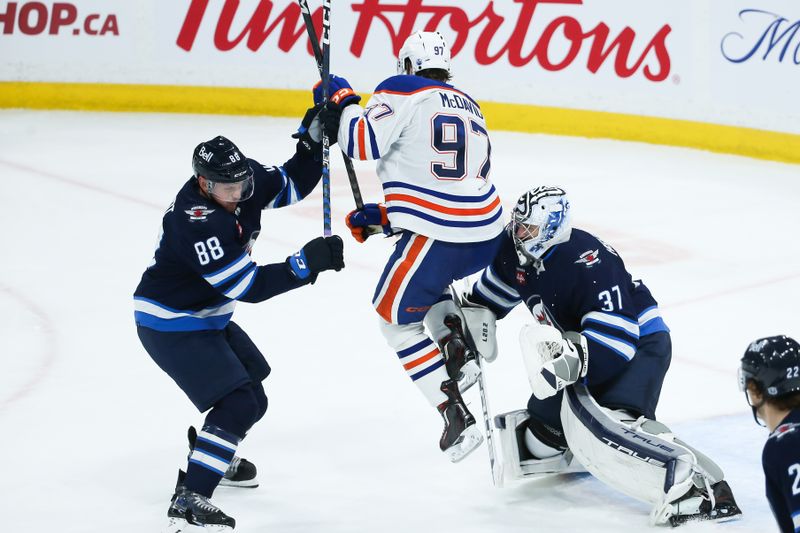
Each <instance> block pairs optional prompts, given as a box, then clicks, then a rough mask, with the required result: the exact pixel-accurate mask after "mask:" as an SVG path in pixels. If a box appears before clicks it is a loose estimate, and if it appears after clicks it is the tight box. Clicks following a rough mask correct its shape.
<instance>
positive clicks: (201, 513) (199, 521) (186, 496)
mask: <svg viewBox="0 0 800 533" xmlns="http://www.w3.org/2000/svg"><path fill="white" fill-rule="evenodd" d="M167 519H168V522H167V527H166V528H165V529H164V533H181V532H184V531H188V526H189V525H190V524H191V525H194V526H200V527H202V528H203V529H204V530H205V531H208V532H214V533H228V532H230V531H232V530H233V528H234V527H236V520H234V519H233V518H231V517H230V516H228V515H226V514H225V513H223V512H222V511H221V510H220V509H219V508H218V507H216V506H215V505H214V504H212V503H211V502H210V501H209V499H208V498H206V497H205V496H203V495H202V494H198V493H196V492H192V491H190V490H186V489H185V488H180V490H178V491H177V492H176V493H175V494H173V495H172V503H171V504H170V506H169V510H168V511H167Z"/></svg>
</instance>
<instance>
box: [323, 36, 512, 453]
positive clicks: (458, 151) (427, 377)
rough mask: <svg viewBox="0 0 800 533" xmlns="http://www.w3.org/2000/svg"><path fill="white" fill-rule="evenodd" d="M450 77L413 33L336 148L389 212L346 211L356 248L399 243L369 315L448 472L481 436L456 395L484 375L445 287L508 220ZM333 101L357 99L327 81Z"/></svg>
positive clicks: (480, 263) (432, 46)
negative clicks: (370, 176)
mask: <svg viewBox="0 0 800 533" xmlns="http://www.w3.org/2000/svg"><path fill="white" fill-rule="evenodd" d="M450 77H451V76H450V50H449V47H448V45H447V42H446V41H445V40H444V38H443V37H442V35H441V34H439V33H438V32H416V33H414V34H412V35H411V36H410V37H409V38H408V39H407V40H406V42H405V44H404V45H403V47H402V49H401V51H400V54H399V57H398V75H397V76H392V77H390V78H388V79H386V80H384V81H383V82H381V83H380V84H379V85H378V86H377V88H376V89H375V91H374V93H373V96H372V98H371V99H370V100H369V102H368V103H367V106H366V108H362V107H361V106H359V105H350V106H347V107H345V108H344V110H343V111H342V118H341V127H340V129H339V137H338V141H339V145H340V146H341V147H342V149H343V150H345V152H346V153H347V155H348V156H350V157H351V158H353V159H359V160H377V173H378V177H379V178H380V180H381V183H382V186H383V192H384V196H385V202H384V203H381V204H367V205H365V206H364V208H363V209H358V210H355V211H353V212H351V213H350V214H348V215H347V218H346V223H347V225H348V227H350V229H351V231H352V233H353V236H354V237H355V238H356V240H358V241H359V242H363V241H364V240H365V239H366V238H367V237H368V236H369V235H370V234H371V233H373V232H375V231H377V232H381V230H383V232H384V233H387V234H391V233H396V234H399V235H400V238H399V240H398V241H397V243H396V244H395V247H394V252H393V253H392V255H391V257H390V258H389V260H388V262H387V264H386V267H385V268H384V271H383V274H382V275H381V277H380V280H379V281H378V285H377V288H376V289H375V294H374V297H373V305H374V306H375V309H376V311H377V312H378V314H379V315H380V327H381V330H382V332H383V334H384V336H385V337H386V339H387V341H388V343H389V345H390V346H391V347H392V348H393V349H394V351H395V352H396V353H397V355H398V357H399V358H400V363H401V364H402V365H403V368H404V369H405V370H406V372H407V373H408V375H409V377H410V378H411V379H412V380H413V381H414V383H416V384H417V386H418V387H419V388H420V390H421V392H422V393H423V394H424V396H425V397H426V398H427V400H428V401H429V402H430V404H431V405H432V406H434V407H436V408H437V409H438V410H439V412H440V414H441V415H442V417H443V418H444V423H445V428H444V432H443V434H442V437H441V439H440V441H439V446H440V448H441V450H442V451H443V452H445V453H446V454H447V455H448V457H449V458H450V459H451V460H452V461H453V462H455V461H458V460H460V459H462V458H463V457H464V456H466V455H467V454H468V453H469V452H471V451H472V450H474V449H475V448H476V447H477V446H478V445H480V443H481V442H482V440H483V437H482V435H481V433H480V431H479V430H478V429H477V427H476V426H475V419H474V417H473V416H472V414H471V413H470V412H469V411H468V410H467V408H466V406H465V405H464V402H463V400H462V398H461V394H460V392H463V390H465V389H466V388H467V387H469V386H470V385H472V384H473V383H474V382H475V380H476V379H477V373H478V372H480V370H479V368H478V366H477V365H476V364H475V361H474V354H473V353H472V352H471V351H470V350H469V349H467V347H466V343H465V340H464V335H463V330H462V318H461V317H460V316H459V311H458V309H457V308H456V306H455V305H454V303H453V301H452V298H451V295H450V292H449V286H450V284H451V283H452V282H453V281H454V280H456V279H461V278H464V277H467V276H469V275H470V274H473V273H475V272H477V271H479V270H481V269H482V268H484V267H485V266H486V265H487V264H488V261H489V260H490V258H491V257H493V256H494V254H495V251H496V250H497V246H498V244H499V242H500V240H499V239H500V236H501V233H502V231H503V220H502V208H501V205H500V198H499V197H498V195H497V192H496V191H495V188H494V186H493V185H492V183H491V182H490V181H489V169H490V167H491V161H490V154H491V145H490V142H489V135H488V131H487V129H486V122H485V120H484V117H483V114H482V112H481V109H480V106H479V105H478V104H477V103H476V102H475V101H474V100H473V99H472V98H471V97H470V96H469V95H468V94H466V93H465V92H463V91H461V90H460V89H457V88H456V87H454V86H452V85H450V84H449V83H448V81H449V80H450ZM331 94H332V95H333V96H332V98H331V100H332V101H333V102H337V100H340V97H341V96H346V95H349V94H352V89H350V86H349V85H348V84H347V82H346V81H345V80H344V79H343V78H338V77H332V79H331ZM425 325H427V326H428V328H429V330H430V332H431V336H432V337H433V338H431V337H429V336H428V335H427V334H426V332H425V328H424V326H425Z"/></svg>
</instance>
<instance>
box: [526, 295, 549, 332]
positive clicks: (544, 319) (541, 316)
mask: <svg viewBox="0 0 800 533" xmlns="http://www.w3.org/2000/svg"><path fill="white" fill-rule="evenodd" d="M530 309H531V314H532V315H533V318H535V319H536V322H538V323H539V324H542V325H543V326H553V325H554V324H553V321H552V320H551V319H550V313H548V312H547V309H545V307H544V304H543V303H542V302H541V300H540V301H538V302H536V303H535V304H534V305H533V306H532V307H531V308H530Z"/></svg>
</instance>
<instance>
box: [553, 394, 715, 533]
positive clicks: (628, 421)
mask: <svg viewBox="0 0 800 533" xmlns="http://www.w3.org/2000/svg"><path fill="white" fill-rule="evenodd" d="M561 423H562V425H563V427H564V436H565V437H566V440H567V444H568V445H569V448H570V450H572V453H573V454H574V455H575V457H576V458H577V459H578V461H580V462H581V464H583V465H584V467H585V468H586V470H588V471H589V472H591V473H592V475H594V476H595V477H597V478H598V479H600V480H601V481H603V482H604V483H606V484H607V485H609V486H611V487H613V488H615V489H617V490H619V491H620V492H623V493H625V494H627V495H628V496H630V497H632V498H635V499H637V500H640V501H645V502H647V503H650V504H652V505H653V511H652V513H651V521H652V522H653V523H665V522H666V521H667V519H668V518H669V516H671V515H672V514H673V512H672V511H671V509H672V506H671V505H670V503H671V502H674V501H675V500H677V499H678V498H680V497H682V496H684V495H686V494H687V493H688V492H689V491H690V490H691V489H692V487H693V486H698V487H708V486H709V484H711V483H714V482H716V481H719V480H720V479H721V478H722V471H721V470H720V469H719V467H717V466H716V465H715V464H714V463H713V462H712V461H711V460H710V459H708V458H707V457H705V456H703V455H702V454H699V453H697V452H696V451H695V450H693V449H692V448H690V447H689V446H687V445H686V444H685V443H682V442H680V441H679V440H677V439H676V438H675V437H674V435H673V434H672V433H671V432H670V430H669V428H667V427H666V426H665V425H663V424H661V423H659V422H656V421H653V420H648V419H646V418H644V417H640V418H639V419H637V420H634V419H633V417H631V416H628V415H626V414H625V413H623V412H620V411H612V410H610V409H606V408H605V407H601V406H600V405H598V404H597V402H596V401H595V400H594V399H593V398H592V396H591V395H590V394H589V391H588V390H587V389H586V387H585V386H583V385H579V384H578V385H574V386H572V387H569V388H567V389H566V390H565V391H564V400H563V402H562V404H561Z"/></svg>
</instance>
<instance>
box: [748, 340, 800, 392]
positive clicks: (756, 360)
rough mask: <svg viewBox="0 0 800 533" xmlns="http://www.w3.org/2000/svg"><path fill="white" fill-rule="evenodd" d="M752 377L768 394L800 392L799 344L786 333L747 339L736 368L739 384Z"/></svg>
mask: <svg viewBox="0 0 800 533" xmlns="http://www.w3.org/2000/svg"><path fill="white" fill-rule="evenodd" d="M750 380H753V381H755V382H756V383H758V385H759V386H760V388H761V389H763V391H764V395H765V396H767V397H768V398H777V397H779V396H783V395H785V394H791V393H793V392H800V344H798V343H797V341H795V340H794V339H792V338H791V337H787V336H786V335H776V336H775V337H765V338H763V339H758V340H756V341H753V342H752V343H750V346H748V347H747V351H746V352H744V356H743V357H742V366H741V367H740V368H739V388H740V389H741V390H746V388H747V382H748V381H750Z"/></svg>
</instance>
